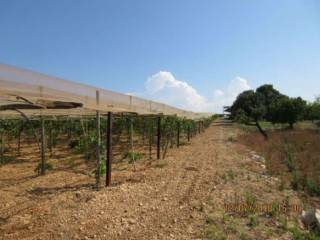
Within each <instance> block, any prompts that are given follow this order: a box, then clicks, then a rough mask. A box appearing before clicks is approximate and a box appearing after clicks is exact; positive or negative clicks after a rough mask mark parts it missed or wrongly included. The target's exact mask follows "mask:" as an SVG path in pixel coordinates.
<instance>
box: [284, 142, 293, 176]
mask: <svg viewBox="0 0 320 240" xmlns="http://www.w3.org/2000/svg"><path fill="white" fill-rule="evenodd" d="M283 153H284V162H285V164H286V165H287V167H288V169H289V171H290V172H293V171H295V170H296V154H295V149H294V146H293V145H291V144H289V143H288V141H284V144H283Z"/></svg>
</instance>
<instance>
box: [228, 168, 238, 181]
mask: <svg viewBox="0 0 320 240" xmlns="http://www.w3.org/2000/svg"><path fill="white" fill-rule="evenodd" d="M227 176H228V178H229V179H231V180H233V179H234V178H235V177H236V176H237V174H236V173H235V172H234V171H232V170H228V171H227Z"/></svg>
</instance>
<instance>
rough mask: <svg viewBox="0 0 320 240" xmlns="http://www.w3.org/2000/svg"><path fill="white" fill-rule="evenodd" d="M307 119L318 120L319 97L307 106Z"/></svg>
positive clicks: (319, 112) (319, 118) (319, 116)
mask: <svg viewBox="0 0 320 240" xmlns="http://www.w3.org/2000/svg"><path fill="white" fill-rule="evenodd" d="M308 119H310V120H320V97H317V98H316V100H315V101H314V102H313V103H311V104H309V105H308Z"/></svg>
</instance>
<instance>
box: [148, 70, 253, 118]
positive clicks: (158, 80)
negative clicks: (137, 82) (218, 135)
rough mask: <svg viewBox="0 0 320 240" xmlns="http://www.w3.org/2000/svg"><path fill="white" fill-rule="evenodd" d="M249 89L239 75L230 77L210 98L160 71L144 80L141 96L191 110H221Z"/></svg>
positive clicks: (168, 73) (245, 81)
mask: <svg viewBox="0 0 320 240" xmlns="http://www.w3.org/2000/svg"><path fill="white" fill-rule="evenodd" d="M248 89H251V87H250V86H249V84H248V81H247V80H246V79H244V78H241V77H235V78H234V79H232V80H231V81H230V82H229V84H228V86H227V87H226V89H225V90H221V89H216V90H214V91H213V95H212V97H211V98H209V99H207V98H206V97H204V96H201V95H200V94H199V93H198V92H197V91H196V90H195V89H194V88H193V87H192V86H190V85H189V84H188V83H187V82H184V81H181V80H177V79H176V78H175V77H174V76H173V74H172V73H170V72H167V71H160V72H158V73H156V74H154V75H152V76H151V77H149V78H148V80H147V81H146V82H145V92H144V93H143V94H142V96H143V97H146V98H149V99H153V100H155V101H159V102H163V103H166V104H169V105H173V106H176V107H180V108H183V109H186V110H192V111H199V112H200V111H206V112H216V113H218V112H221V111H222V107H223V106H225V105H231V104H232V102H233V101H234V100H235V98H236V97H237V95H238V94H239V93H241V92H242V91H245V90H248Z"/></svg>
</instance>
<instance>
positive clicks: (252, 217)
mask: <svg viewBox="0 0 320 240" xmlns="http://www.w3.org/2000/svg"><path fill="white" fill-rule="evenodd" d="M248 219H249V223H248V226H250V227H256V226H258V219H257V216H256V215H249V217H248Z"/></svg>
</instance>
